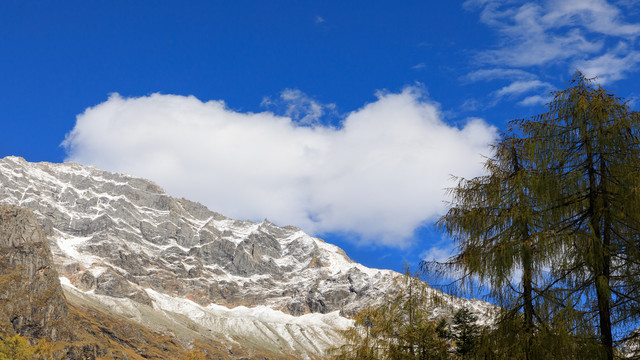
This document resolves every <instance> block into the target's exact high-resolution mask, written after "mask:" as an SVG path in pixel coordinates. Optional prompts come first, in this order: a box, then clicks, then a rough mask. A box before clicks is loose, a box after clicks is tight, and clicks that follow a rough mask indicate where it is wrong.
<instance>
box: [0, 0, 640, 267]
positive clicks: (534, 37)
mask: <svg viewBox="0 0 640 360" xmlns="http://www.w3.org/2000/svg"><path fill="white" fill-rule="evenodd" d="M638 35H640V5H637V4H634V1H631V0H619V1H614V0H609V1H604V0H580V1H579V0H566V1H548V2H547V1H540V2H525V1H494V0H469V1H403V2H400V3H399V2H389V1H371V0H369V1H322V2H318V1H316V2H306V1H272V2H267V1H233V2H231V1H189V2H183V1H136V2H131V1H109V2H87V1H55V2H54V1H39V2H25V1H10V0H9V1H3V2H1V3H0V80H1V84H2V86H0V119H1V121H2V125H3V126H2V130H3V131H2V132H1V133H0V137H1V138H0V156H7V155H17V156H22V157H24V158H26V159H27V160H29V161H49V162H62V161H67V160H72V161H78V162H81V163H85V164H93V165H96V166H98V167H101V168H104V169H107V170H113V171H118V172H125V173H129V174H134V175H138V176H143V177H146V178H149V179H151V180H153V181H155V182H157V183H158V184H160V185H162V186H163V187H165V188H166V189H167V190H168V191H169V192H170V193H171V194H173V195H175V196H184V197H187V198H189V199H191V200H195V201H199V202H202V203H204V204H205V205H207V206H209V207H210V208H211V209H212V210H215V211H219V212H221V213H223V214H225V215H228V216H232V217H235V218H242V219H253V220H261V219H264V218H268V219H269V220H271V221H273V222H275V223H277V224H279V225H287V224H292V225H296V226H300V227H302V228H303V229H305V230H306V231H308V232H310V233H312V234H314V235H318V236H321V237H323V238H325V239H327V240H328V241H330V242H332V243H335V244H337V245H339V246H341V247H343V248H344V249H345V250H346V251H347V253H348V255H349V256H351V257H352V258H353V259H355V260H357V261H359V262H362V263H364V264H365V265H368V266H372V267H382V268H392V269H396V270H402V268H403V266H404V262H405V261H406V262H408V263H409V264H412V265H414V266H415V264H417V262H418V261H419V259H420V258H422V257H424V256H435V257H442V256H445V255H446V254H448V253H449V249H450V246H451V244H450V242H449V241H448V240H447V239H445V238H443V237H442V235H441V234H439V233H438V232H437V231H436V230H435V229H434V228H433V221H434V220H435V219H437V218H438V216H439V215H440V214H442V212H443V211H444V209H445V205H444V201H446V200H447V198H446V195H445V192H444V188H446V187H447V186H451V185H452V183H451V182H450V177H449V176H450V175H458V176H465V177H472V176H476V175H479V174H480V173H481V171H482V166H481V165H482V164H481V163H482V155H489V152H488V147H487V145H488V144H489V143H490V142H491V141H492V139H493V138H495V136H496V134H497V133H498V132H499V131H501V130H505V126H506V123H507V122H508V121H509V120H512V119H516V118H526V117H530V116H532V115H534V114H537V113H540V112H541V111H543V107H542V106H543V104H544V103H545V102H546V101H548V99H549V93H550V92H551V91H553V90H559V89H562V88H563V87H564V86H565V85H566V83H567V81H568V80H570V79H571V77H572V74H573V72H574V71H576V70H578V69H579V70H581V71H583V72H585V74H587V75H588V76H597V77H598V81H599V82H600V83H601V84H602V85H603V86H604V87H606V88H608V89H610V90H612V91H614V92H615V93H616V94H617V95H619V96H621V97H624V98H626V99H627V100H629V101H630V102H629V104H630V106H631V107H632V108H637V106H636V104H637V101H638V100H637V99H638V97H639V96H640V90H638V87H637V83H638V81H637V80H638V70H639V69H640V68H639V67H638V65H639V63H640V43H639V40H638Z"/></svg>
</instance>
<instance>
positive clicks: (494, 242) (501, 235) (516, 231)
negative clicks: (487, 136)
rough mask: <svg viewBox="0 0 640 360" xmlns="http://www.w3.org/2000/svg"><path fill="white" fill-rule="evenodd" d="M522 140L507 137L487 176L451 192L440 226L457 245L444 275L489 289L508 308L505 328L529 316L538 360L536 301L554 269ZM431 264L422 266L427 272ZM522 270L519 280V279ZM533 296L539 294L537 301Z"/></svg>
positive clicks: (528, 353) (529, 354)
mask: <svg viewBox="0 0 640 360" xmlns="http://www.w3.org/2000/svg"><path fill="white" fill-rule="evenodd" d="M525 155H526V154H524V153H523V151H522V148H521V144H520V141H519V140H518V139H517V138H515V137H513V136H505V137H504V138H503V139H502V140H501V141H499V142H498V143H497V144H495V145H494V157H493V158H490V159H488V160H487V162H486V163H485V168H486V170H487V175H485V176H480V177H476V178H474V179H471V180H465V179H460V181H459V184H458V186H457V187H455V188H453V189H451V190H450V192H451V195H452V197H453V203H452V206H451V208H450V209H449V211H448V212H447V214H446V215H444V216H443V217H442V218H441V219H440V220H439V221H438V223H437V225H438V226H439V228H440V229H442V230H444V231H445V232H447V233H448V234H449V235H450V236H451V237H452V238H453V239H454V240H455V241H456V244H457V246H458V250H459V252H458V255H456V256H455V257H454V258H452V259H451V260H450V262H449V263H447V264H445V265H447V266H445V270H446V271H450V270H453V271H455V272H458V273H462V274H463V276H462V278H461V279H460V280H462V282H461V284H462V285H465V284H467V285H468V286H470V287H474V286H477V284H478V282H479V283H480V284H487V286H488V288H489V290H490V296H491V297H492V298H493V299H494V300H495V301H496V302H497V304H498V305H500V306H501V307H502V308H504V309H505V310H506V311H505V313H504V314H503V317H505V318H504V324H515V323H518V322H515V321H513V319H509V317H510V318H513V317H515V316H520V314H521V312H522V313H523V314H524V322H521V323H519V324H520V325H521V329H520V330H521V331H524V333H525V334H524V335H525V336H523V337H522V338H521V340H522V347H523V348H524V354H525V358H526V359H532V358H533V350H532V349H531V346H532V338H533V337H534V335H535V332H536V326H535V323H534V318H536V314H535V307H536V303H537V302H538V301H536V299H539V298H540V297H541V296H543V291H542V290H541V288H540V287H539V288H538V289H536V288H535V286H534V285H535V280H536V278H537V279H542V276H541V275H540V273H541V269H542V268H544V267H545V266H548V264H549V258H550V257H549V252H550V251H553V249H552V248H550V247H548V246H546V239H547V237H545V236H544V233H543V232H542V231H540V229H541V227H540V223H539V222H537V220H538V218H539V209H540V205H539V204H537V203H536V202H538V201H540V199H539V198H537V197H536V196H535V195H536V188H535V186H536V183H535V180H534V178H533V175H532V172H531V170H530V169H529V168H528V166H529V161H528V159H527V158H526V156H525ZM429 265H430V264H428V263H423V269H424V270H425V271H430V270H429V269H428V267H429ZM518 271H520V272H521V275H520V277H519V278H516V279H515V280H514V275H515V274H516V273H517V272H518ZM476 281H477V282H476ZM534 291H535V292H536V295H535V296H534Z"/></svg>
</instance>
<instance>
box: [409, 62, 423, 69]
mask: <svg viewBox="0 0 640 360" xmlns="http://www.w3.org/2000/svg"><path fill="white" fill-rule="evenodd" d="M426 67H427V64H425V63H423V62H421V63H419V64H416V65H414V66H412V67H411V68H412V69H413V70H423V69H425V68H426Z"/></svg>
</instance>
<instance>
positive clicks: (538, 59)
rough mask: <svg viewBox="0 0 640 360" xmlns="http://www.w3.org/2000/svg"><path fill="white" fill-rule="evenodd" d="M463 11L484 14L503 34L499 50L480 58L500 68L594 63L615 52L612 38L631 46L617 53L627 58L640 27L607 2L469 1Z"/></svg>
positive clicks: (598, 0)
mask: <svg viewBox="0 0 640 360" xmlns="http://www.w3.org/2000/svg"><path fill="white" fill-rule="evenodd" d="M465 7H466V8H467V9H471V10H480V19H481V21H482V22H484V23H486V24H487V25H489V26H491V27H493V28H495V29H496V30H497V31H498V32H499V34H500V35H501V40H500V47H499V48H497V49H492V50H486V51H483V52H481V53H479V55H478V60H480V61H481V62H483V63H490V64H496V65H499V66H505V65H506V66H510V67H518V68H522V67H531V66H540V65H547V64H555V63H558V62H562V61H568V62H569V63H576V62H580V61H583V62H585V61H595V60H597V59H598V58H600V57H602V56H604V55H606V54H607V53H609V52H611V51H612V48H611V47H609V46H607V44H608V43H609V41H608V40H610V39H615V40H617V41H621V42H624V43H626V44H628V52H627V53H621V54H618V55H619V56H620V57H626V55H627V54H630V53H631V52H632V51H633V44H634V42H635V39H636V38H637V36H638V35H640V24H637V23H628V22H626V21H625V19H624V17H623V13H622V11H620V9H619V8H618V7H616V6H615V5H612V4H610V3H608V2H607V1H605V0H564V1H551V0H548V1H544V2H539V3H536V2H525V1H498V0H468V1H466V2H465ZM634 61H635V60H634ZM572 70H573V69H572ZM621 76H622V75H621ZM614 78H615V76H610V77H609V79H610V80H613V79H614Z"/></svg>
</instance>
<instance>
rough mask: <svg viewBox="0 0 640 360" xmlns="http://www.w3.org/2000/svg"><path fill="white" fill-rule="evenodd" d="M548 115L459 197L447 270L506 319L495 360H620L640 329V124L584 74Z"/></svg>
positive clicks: (523, 129)
mask: <svg viewBox="0 0 640 360" xmlns="http://www.w3.org/2000/svg"><path fill="white" fill-rule="evenodd" d="M547 106H548V111H547V112H545V113H543V114H540V115H538V116H535V117H533V118H532V119H528V120H516V121H512V122H511V126H510V129H509V131H508V132H506V133H505V134H503V136H502V138H501V140H499V141H498V142H497V143H496V144H495V146H494V155H493V157H492V158H490V159H488V160H487V162H486V170H487V175H485V176H481V177H477V178H474V179H470V180H466V179H460V180H459V184H458V186H457V187H455V188H453V189H451V191H450V193H451V195H452V198H453V201H452V204H451V207H450V209H449V211H448V212H447V214H446V215H444V216H443V217H442V218H441V219H440V221H439V222H438V227H439V228H440V229H441V230H443V231H444V232H446V233H447V234H448V235H449V236H451V237H452V238H453V239H454V241H455V242H456V245H457V249H458V254H457V255H456V256H454V257H452V258H451V259H450V261H449V262H448V263H446V264H440V265H444V268H442V267H441V268H440V269H445V270H446V271H449V272H451V271H453V273H454V274H461V277H460V278H459V279H458V282H456V286H457V287H463V288H465V287H466V288H467V289H469V288H471V289H475V288H476V287H477V286H485V288H486V289H488V293H489V294H488V295H489V296H490V298H492V299H493V300H494V301H495V302H496V303H497V304H498V305H500V306H501V307H502V309H504V310H503V314H502V315H501V318H500V320H499V321H498V322H497V324H496V329H495V335H499V337H494V338H493V339H491V338H486V339H484V340H483V341H484V343H485V345H487V346H485V348H486V349H485V350H486V352H485V355H484V358H494V356H495V358H507V357H509V358H523V359H542V358H561V359H570V358H579V359H582V358H602V359H613V358H614V357H617V356H622V353H621V351H620V350H619V349H620V347H621V346H622V345H625V346H626V348H627V349H629V348H633V346H629V344H630V342H631V341H634V337H635V335H636V333H635V332H634V330H635V329H636V328H637V327H638V326H640V322H639V321H638V320H639V319H640V283H639V280H640V133H639V132H640V116H639V114H638V113H637V112H635V111H631V110H630V109H629V107H628V106H627V105H626V104H625V103H624V102H623V101H622V100H621V99H619V98H617V97H615V96H614V95H612V94H611V93H609V92H608V91H607V90H605V89H602V88H601V87H599V86H597V87H596V86H595V85H594V84H593V83H592V81H591V80H589V79H586V78H585V77H584V76H583V75H582V74H580V73H577V74H576V75H575V77H574V78H573V80H572V81H571V84H570V86H569V88H568V89H566V90H563V91H558V92H555V93H553V101H551V103H550V104H548V105H547ZM432 265H434V264H423V267H424V268H425V269H432V268H433V266H432ZM489 345H490V346H489ZM489 348H492V349H489ZM626 355H629V356H631V355H633V354H629V353H627V354H626ZM505 356H506V357H505Z"/></svg>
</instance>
